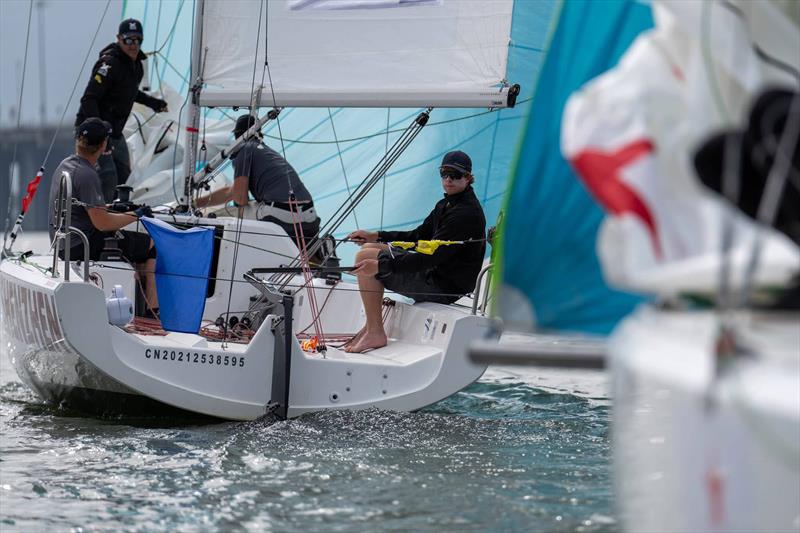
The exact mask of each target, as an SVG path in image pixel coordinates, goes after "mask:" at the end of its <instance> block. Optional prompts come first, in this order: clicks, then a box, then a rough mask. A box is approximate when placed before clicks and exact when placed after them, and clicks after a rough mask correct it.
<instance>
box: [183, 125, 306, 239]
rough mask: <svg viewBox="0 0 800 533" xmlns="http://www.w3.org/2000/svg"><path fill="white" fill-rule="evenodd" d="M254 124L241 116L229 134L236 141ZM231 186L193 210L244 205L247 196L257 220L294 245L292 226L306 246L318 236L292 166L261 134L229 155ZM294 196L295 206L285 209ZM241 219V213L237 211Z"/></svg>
mask: <svg viewBox="0 0 800 533" xmlns="http://www.w3.org/2000/svg"><path fill="white" fill-rule="evenodd" d="M253 124H255V118H254V117H253V116H252V115H242V116H240V117H239V118H238V119H237V120H236V127H235V128H234V130H233V134H234V136H235V137H236V138H237V139H238V138H239V137H241V136H242V135H243V134H244V133H245V132H246V131H247V130H248V129H249V128H250V127H252V126H253ZM232 159H233V174H234V180H233V184H232V185H228V186H226V187H222V188H220V189H217V190H216V191H214V192H212V193H211V194H208V195H206V196H203V197H200V198H198V200H197V207H207V206H212V205H219V204H224V203H227V202H229V201H231V200H233V203H234V205H235V206H236V207H239V208H242V207H244V206H245V205H247V199H248V192H249V193H250V194H252V195H253V198H255V199H256V201H257V202H258V203H259V206H258V210H257V212H256V213H257V217H258V219H259V220H264V221H266V222H273V223H275V224H277V225H278V226H280V227H281V228H283V230H284V231H285V232H286V233H287V234H289V235H290V236H291V237H292V238H293V239H294V240H295V242H296V244H297V246H298V247H301V243H300V242H297V238H296V237H295V229H294V228H295V223H299V227H300V230H301V233H302V236H303V239H304V240H305V242H306V245H308V244H309V242H310V241H311V240H312V239H314V238H315V237H316V236H317V234H318V233H319V225H320V219H319V217H318V216H317V212H316V210H315V209H314V202H313V201H312V199H311V194H310V193H309V192H308V189H306V187H305V185H303V182H302V181H300V177H299V176H298V175H297V172H296V171H295V169H294V168H292V165H290V164H289V162H288V161H286V159H284V158H283V157H282V156H281V155H280V154H279V153H278V152H276V151H275V150H273V149H272V148H270V147H269V146H267V145H265V144H264V143H263V142H262V140H261V133H260V132H258V133H256V136H255V137H253V138H252V139H249V140H248V141H247V142H245V143H244V145H242V147H241V148H239V150H238V151H237V152H236V153H235V154H233V156H232ZM292 193H294V197H295V202H296V205H295V206H294V208H293V207H292V206H291V205H289V200H290V196H291V194H292ZM240 215H241V211H240Z"/></svg>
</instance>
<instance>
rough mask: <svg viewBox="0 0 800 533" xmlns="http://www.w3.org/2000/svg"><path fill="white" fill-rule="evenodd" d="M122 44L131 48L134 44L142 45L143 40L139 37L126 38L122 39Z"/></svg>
mask: <svg viewBox="0 0 800 533" xmlns="http://www.w3.org/2000/svg"><path fill="white" fill-rule="evenodd" d="M122 42H123V43H125V44H127V45H129V46H130V45H132V44H142V40H141V39H140V38H138V37H125V38H124V39H122Z"/></svg>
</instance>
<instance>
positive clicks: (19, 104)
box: [3, 0, 33, 249]
mask: <svg viewBox="0 0 800 533" xmlns="http://www.w3.org/2000/svg"><path fill="white" fill-rule="evenodd" d="M32 16H33V0H31V3H30V4H29V6H28V29H27V30H26V32H25V55H24V58H23V61H22V81H21V82H20V84H19V100H18V102H17V131H19V125H20V123H21V122H22V95H23V94H25V72H26V70H27V68H28V45H29V44H30V37H31V18H32ZM18 144H19V136H17V137H16V138H15V139H14V152H13V155H12V156H11V167H10V168H9V175H8V191H9V195H8V209H7V211H6V227H5V231H4V233H3V243H5V242H6V239H7V238H8V228H9V226H10V225H11V209H12V203H11V200H12V198H11V194H10V192H11V189H12V187H13V185H14V183H13V182H14V170H15V169H16V167H17V145H18ZM3 248H4V249H5V244H4V245H3Z"/></svg>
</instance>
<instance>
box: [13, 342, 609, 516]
mask: <svg viewBox="0 0 800 533" xmlns="http://www.w3.org/2000/svg"><path fill="white" fill-rule="evenodd" d="M0 357H1V358H2V363H0V530H2V531H3V532H10V531H29V530H46V529H54V530H59V531H62V530H74V531H104V530H128V531H151V530H174V529H180V530H183V531H195V530H197V531H200V530H203V531H205V530H215V529H218V530H258V531H266V530H275V531H312V530H313V531H375V530H378V529H389V530H403V531H412V530H413V531H433V530H436V531H440V530H446V531H454V530H459V531H462V530H466V531H485V530H514V531H557V532H559V531H576V532H577V531H586V532H601V531H614V530H616V522H615V520H614V518H613V516H614V515H613V511H612V503H613V502H612V494H611V479H610V471H609V453H610V450H609V436H608V427H609V426H608V422H609V406H608V402H607V401H606V400H605V399H604V396H605V392H604V390H603V389H604V386H603V385H602V382H601V380H598V378H597V377H596V376H595V377H592V376H589V377H585V376H586V374H585V373H584V374H567V373H563V372H562V373H555V372H552V371H551V372H542V371H532V370H526V371H524V372H520V371H514V370H505V369H490V371H489V372H488V373H487V374H486V375H485V376H484V377H483V378H482V379H481V380H480V381H479V382H477V383H475V384H473V385H472V386H470V387H468V388H467V389H465V390H464V391H462V392H460V393H458V394H456V395H454V396H452V397H450V398H448V399H446V400H444V401H442V402H440V403H438V404H436V405H433V406H431V407H429V408H427V409H425V410H423V411H421V412H418V413H395V412H386V411H379V410H368V411H361V412H328V413H318V414H311V415H305V416H302V417H300V418H299V419H296V420H291V421H277V420H275V419H272V418H264V419H260V420H256V421H253V422H224V423H217V424H208V423H204V424H203V425H197V424H196V423H192V422H187V421H176V420H159V419H129V418H128V419H104V420H99V419H94V418H87V417H83V416H80V415H79V414H77V413H71V412H68V411H65V410H61V409H58V408H54V407H49V406H46V405H43V404H42V403H41V402H40V401H39V400H38V399H37V398H36V396H34V395H33V393H32V392H30V391H29V390H28V389H27V388H26V387H25V386H24V385H23V384H22V383H20V382H19V380H18V379H17V378H16V375H15V374H14V371H13V369H12V368H11V366H10V363H9V362H8V361H7V359H6V355H5V354H0ZM598 383H600V385H599V386H598ZM576 390H577V391H579V392H580V393H581V394H573V393H572V392H574V391H576Z"/></svg>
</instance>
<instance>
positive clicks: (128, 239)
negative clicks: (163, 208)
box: [117, 231, 156, 263]
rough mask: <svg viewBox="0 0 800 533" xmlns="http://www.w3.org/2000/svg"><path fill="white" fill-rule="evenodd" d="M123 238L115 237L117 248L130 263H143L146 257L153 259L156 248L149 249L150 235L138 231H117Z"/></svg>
mask: <svg viewBox="0 0 800 533" xmlns="http://www.w3.org/2000/svg"><path fill="white" fill-rule="evenodd" d="M117 233H118V234H119V233H121V234H122V236H123V238H122V239H119V238H118V239H117V248H119V250H120V251H121V252H122V257H124V258H125V259H127V260H128V262H130V263H144V262H145V261H147V260H148V259H155V257H156V249H155V247H153V249H152V250H151V249H150V236H149V235H148V234H146V233H139V232H138V231H119V232H117Z"/></svg>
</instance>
